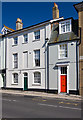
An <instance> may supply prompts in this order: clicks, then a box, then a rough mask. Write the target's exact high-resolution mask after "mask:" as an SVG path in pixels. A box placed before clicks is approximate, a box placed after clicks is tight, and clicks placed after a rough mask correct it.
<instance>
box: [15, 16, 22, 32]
mask: <svg viewBox="0 0 83 120" xmlns="http://www.w3.org/2000/svg"><path fill="white" fill-rule="evenodd" d="M22 28H23V23H22V20H21V19H20V18H17V21H16V30H19V29H22Z"/></svg>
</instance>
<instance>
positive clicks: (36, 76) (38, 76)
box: [34, 72, 41, 84]
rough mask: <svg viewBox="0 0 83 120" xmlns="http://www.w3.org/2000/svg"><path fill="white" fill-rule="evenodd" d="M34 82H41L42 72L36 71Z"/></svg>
mask: <svg viewBox="0 0 83 120" xmlns="http://www.w3.org/2000/svg"><path fill="white" fill-rule="evenodd" d="M34 83H39V84H41V73H40V72H35V73H34Z"/></svg>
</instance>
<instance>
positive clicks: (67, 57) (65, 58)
mask: <svg viewBox="0 0 83 120" xmlns="http://www.w3.org/2000/svg"><path fill="white" fill-rule="evenodd" d="M64 59H68V57H65V58H58V60H64Z"/></svg>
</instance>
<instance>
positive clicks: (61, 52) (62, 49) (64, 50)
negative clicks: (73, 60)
mask: <svg viewBox="0 0 83 120" xmlns="http://www.w3.org/2000/svg"><path fill="white" fill-rule="evenodd" d="M67 52H68V51H67V44H62V45H59V58H60V59H61V58H66V57H67V56H68V55H67Z"/></svg>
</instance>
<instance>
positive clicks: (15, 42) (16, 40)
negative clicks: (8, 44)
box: [14, 37, 18, 45]
mask: <svg viewBox="0 0 83 120" xmlns="http://www.w3.org/2000/svg"><path fill="white" fill-rule="evenodd" d="M17 44H18V38H17V37H15V38H14V45H17Z"/></svg>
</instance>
